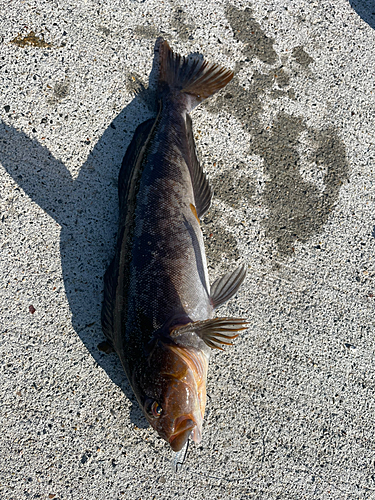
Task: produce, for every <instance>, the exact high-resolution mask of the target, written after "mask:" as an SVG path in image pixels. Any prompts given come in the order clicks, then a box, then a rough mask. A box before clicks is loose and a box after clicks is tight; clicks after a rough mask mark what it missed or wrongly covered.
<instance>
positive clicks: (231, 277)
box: [210, 264, 247, 309]
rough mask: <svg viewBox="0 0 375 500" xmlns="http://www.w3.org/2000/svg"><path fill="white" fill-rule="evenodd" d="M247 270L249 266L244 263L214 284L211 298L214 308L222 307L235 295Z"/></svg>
mask: <svg viewBox="0 0 375 500" xmlns="http://www.w3.org/2000/svg"><path fill="white" fill-rule="evenodd" d="M246 271H247V267H246V265H245V264H243V265H242V266H240V267H238V268H237V269H236V270H235V271H232V272H229V273H226V274H224V276H222V277H221V278H218V279H217V280H216V281H215V282H214V283H213V284H212V286H211V292H210V298H211V304H212V305H213V307H214V309H216V308H217V307H220V306H221V305H223V304H224V303H225V302H227V301H228V300H229V299H231V298H232V297H233V295H235V293H236V292H237V291H238V289H239V288H240V286H241V285H242V282H243V280H244V279H245V276H246Z"/></svg>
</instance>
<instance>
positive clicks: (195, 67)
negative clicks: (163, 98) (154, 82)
mask: <svg viewBox="0 0 375 500" xmlns="http://www.w3.org/2000/svg"><path fill="white" fill-rule="evenodd" d="M159 57H160V72H159V91H160V93H162V91H163V89H164V88H165V85H168V86H169V88H170V89H175V90H177V91H180V92H181V93H183V94H187V95H188V96H190V99H189V101H190V102H189V111H190V110H191V109H193V108H194V107H195V106H197V105H198V104H199V103H200V102H202V101H203V100H204V99H207V97H210V96H211V95H213V94H214V93H215V92H218V91H219V90H220V89H222V88H223V87H225V85H227V83H229V82H230V81H231V79H232V78H233V71H231V70H228V69H226V68H224V67H222V66H220V65H218V64H213V63H208V62H207V61H205V60H204V59H201V58H200V57H198V56H192V57H189V58H188V57H184V56H180V54H177V53H175V52H173V50H172V49H171V48H170V46H169V44H168V42H166V41H165V40H163V41H161V43H160V46H159Z"/></svg>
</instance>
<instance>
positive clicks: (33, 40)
mask: <svg viewBox="0 0 375 500" xmlns="http://www.w3.org/2000/svg"><path fill="white" fill-rule="evenodd" d="M10 43H14V45H18V47H22V48H24V47H27V46H31V47H39V48H51V47H52V44H51V43H47V42H45V41H44V35H40V36H37V35H36V34H35V33H34V31H30V33H29V34H28V35H26V36H22V35H20V34H18V35H17V36H16V37H15V38H14V39H13V40H11V42H10Z"/></svg>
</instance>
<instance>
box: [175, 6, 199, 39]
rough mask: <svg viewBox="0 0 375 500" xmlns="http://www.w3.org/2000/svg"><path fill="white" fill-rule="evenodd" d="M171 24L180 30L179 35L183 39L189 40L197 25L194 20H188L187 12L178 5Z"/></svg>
mask: <svg viewBox="0 0 375 500" xmlns="http://www.w3.org/2000/svg"><path fill="white" fill-rule="evenodd" d="M171 25H172V26H173V28H175V29H176V31H177V32H178V36H179V37H180V38H181V40H188V39H189V38H190V37H191V33H192V32H193V30H194V28H195V25H194V24H193V23H192V22H188V18H187V15H186V13H185V12H184V11H183V9H182V8H181V7H179V6H176V8H175V9H174V11H173V13H172V16H171Z"/></svg>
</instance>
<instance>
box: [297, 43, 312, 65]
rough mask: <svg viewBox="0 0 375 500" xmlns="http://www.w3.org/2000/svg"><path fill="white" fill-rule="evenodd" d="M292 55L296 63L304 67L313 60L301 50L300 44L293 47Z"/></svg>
mask: <svg viewBox="0 0 375 500" xmlns="http://www.w3.org/2000/svg"><path fill="white" fill-rule="evenodd" d="M292 57H293V59H294V60H295V61H296V62H297V63H298V64H300V65H301V66H304V67H305V68H307V66H308V65H309V64H310V63H312V62H313V61H314V59H313V58H312V57H310V56H309V54H307V52H305V51H304V50H303V47H302V46H299V47H294V49H293V51H292Z"/></svg>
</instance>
